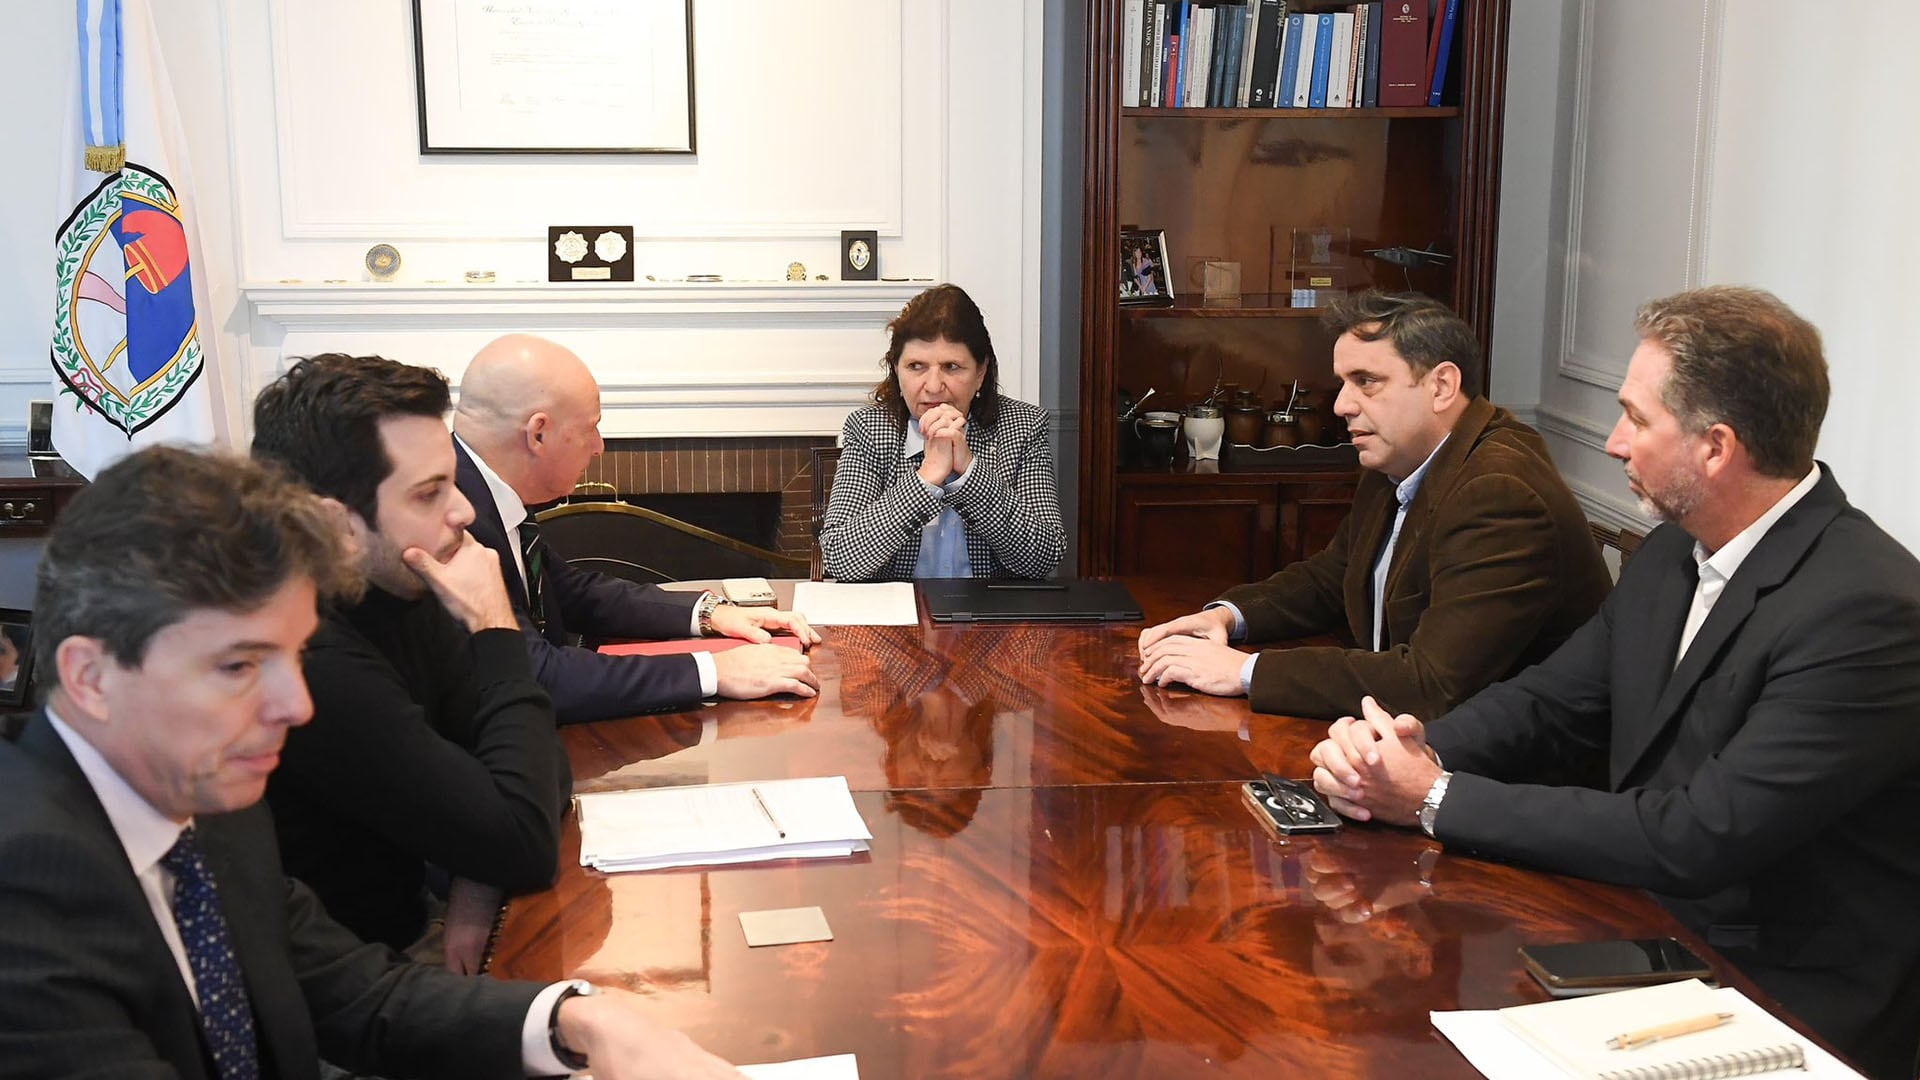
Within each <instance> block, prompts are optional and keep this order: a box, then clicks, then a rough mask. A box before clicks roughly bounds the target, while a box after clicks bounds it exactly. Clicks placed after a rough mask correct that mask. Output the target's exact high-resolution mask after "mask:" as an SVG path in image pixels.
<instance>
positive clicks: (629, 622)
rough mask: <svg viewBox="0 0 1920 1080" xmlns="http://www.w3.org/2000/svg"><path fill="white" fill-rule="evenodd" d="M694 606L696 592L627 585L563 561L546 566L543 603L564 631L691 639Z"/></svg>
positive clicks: (599, 635) (596, 634) (619, 636)
mask: <svg viewBox="0 0 1920 1080" xmlns="http://www.w3.org/2000/svg"><path fill="white" fill-rule="evenodd" d="M699 601H700V594H699V593H697V592H684V591H673V590H668V589H663V588H661V587H660V586H658V585H645V584H641V583H639V582H635V581H626V580H623V579H621V578H617V577H613V576H611V575H608V574H601V573H596V572H594V571H592V570H582V569H581V568H579V567H577V566H574V565H572V564H571V563H568V562H567V561H566V560H564V559H555V560H553V562H552V565H550V566H548V567H547V602H548V603H558V604H559V605H560V614H561V617H562V618H563V619H565V620H566V624H567V629H568V630H571V631H573V632H574V633H576V634H583V635H585V636H587V637H590V638H593V637H598V638H652V639H670V638H684V637H691V636H693V634H694V633H695V631H694V629H693V608H694V605H695V604H697V603H699Z"/></svg>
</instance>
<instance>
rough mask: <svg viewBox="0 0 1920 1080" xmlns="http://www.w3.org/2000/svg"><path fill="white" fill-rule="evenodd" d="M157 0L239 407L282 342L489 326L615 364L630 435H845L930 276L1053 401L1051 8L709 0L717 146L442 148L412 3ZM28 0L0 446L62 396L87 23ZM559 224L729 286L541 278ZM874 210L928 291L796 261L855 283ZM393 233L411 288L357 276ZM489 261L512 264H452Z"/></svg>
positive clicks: (437, 353) (18, 74)
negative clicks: (59, 354)
mask: <svg viewBox="0 0 1920 1080" xmlns="http://www.w3.org/2000/svg"><path fill="white" fill-rule="evenodd" d="M150 2H151V3H152V6H153V7H154V9H155V13H156V19H157V21H159V22H160V23H161V24H162V25H163V26H164V27H165V29H164V31H163V37H162V42H161V44H162V48H163V51H164V53H165V55H166V59H167V63H168V65H169V68H170V70H171V73H172V76H173V80H174V84H175V87H174V88H175V93H176V96H177V97H178V98H179V100H180V108H181V114H182V121H183V125H184V127H185V128H186V132H187V136H188V141H189V143H190V146H191V155H192V158H193V161H192V166H193V172H194V174H195V178H196V184H195V191H194V192H193V197H195V198H196V199H197V200H198V204H199V206H200V218H201V222H202V226H203V230H204V231H205V233H206V234H207V235H206V237H205V240H206V244H205V247H206V250H205V251H204V252H203V258H202V262H203V263H204V264H205V267H206V270H205V271H204V272H205V274H206V276H207V278H208V279H209V280H210V281H211V282H212V284H213V289H212V291H213V300H214V307H215V309H216V310H215V312H214V317H213V320H212V321H213V322H214V323H215V327H214V328H213V329H214V332H213V333H212V334H209V335H208V336H209V337H210V338H211V343H212V344H213V345H214V346H215V348H216V350H217V352H218V354H219V358H220V362H221V364H222V366H223V372H224V375H225V378H226V379H227V380H228V381H229V382H230V383H231V384H232V385H231V389H230V393H229V395H228V397H229V402H228V405H229V412H230V419H231V420H233V421H234V422H235V423H236V425H238V423H239V421H241V420H242V419H243V418H244V415H245V410H246V403H247V402H248V401H250V400H251V397H252V394H253V392H254V391H255V390H257V388H258V386H259V385H261V384H262V383H263V382H265V381H266V380H269V379H271V378H272V377H273V376H274V375H275V374H276V373H277V372H278V371H279V370H281V369H282V368H283V366H284V364H285V362H286V360H287V358H288V357H291V356H298V355H301V354H304V353H307V352H312V351H318V350H322V349H330V348H352V349H361V350H370V351H371V350H377V351H382V352H385V353H387V354H388V355H391V356H395V357H397V358H400V359H405V360H410V361H416V362H421V363H430V364H434V365H436V366H440V367H442V368H443V370H447V371H448V372H449V374H452V375H454V376H455V377H456V378H457V376H458V373H459V370H460V367H461V366H462V364H463V362H464V359H465V357H466V356H467V355H470V353H471V350H472V348H473V347H474V346H475V345H477V344H478V343H479V342H481V341H484V340H485V339H486V338H487V337H488V336H490V335H492V334H494V333H498V332H501V331H504V330H509V329H533V330H537V331H540V332H544V333H548V334H550V335H551V336H554V337H556V338H560V339H562V340H564V341H568V342H569V343H572V344H575V345H576V346H577V347H578V348H580V350H581V351H582V353H583V355H585V356H586V358H587V359H588V362H589V363H590V364H592V365H594V366H595V368H596V371H597V373H598V374H599V375H600V376H601V378H602V381H603V383H604V384H605V385H606V387H607V389H608V394H609V406H610V408H609V410H608V420H607V424H606V427H605V430H606V432H607V434H609V435H611V436H621V435H687V434H734V433H745V432H753V431H762V430H764V431H767V432H769V433H773V432H780V433H799V432H812V433H830V432H834V431H837V430H838V426H839V418H840V417H841V416H843V415H844V414H845V412H846V411H847V410H848V409H850V408H852V407H853V406H854V405H855V404H857V402H858V400H859V398H860V396H861V393H862V391H863V390H864V389H865V388H866V387H867V386H870V385H871V383H872V381H873V380H874V378H876V377H877V375H878V369H877V363H878V359H879V355H880V353H881V351H882V350H883V348H884V344H885V342H884V335H883V334H882V332H881V327H882V326H883V325H884V324H885V322H886V320H887V318H888V317H890V316H891V314H892V313H893V312H895V311H897V310H898V308H899V306H900V304H901V303H903V302H904V301H905V300H906V299H907V298H908V297H910V296H911V295H912V294H913V293H914V292H916V291H918V290H919V289H920V288H924V287H925V286H926V284H928V283H930V282H931V281H939V280H953V281H956V282H959V283H960V284H962V285H964V286H965V287H966V288H967V289H968V291H969V292H971V293H972V294H973V296H974V297H975V299H976V300H978V301H979V302H980V305H981V308H982V309H983V310H984V311H985V313H986V315H987V318H988V320H989V323H990V325H991V326H992V328H993V330H994V335H995V337H996V339H997V341H998V344H999V350H1000V352H1001V354H1002V361H1003V372H1002V379H1003V385H1004V387H1005V388H1006V389H1008V390H1009V391H1010V392H1013V393H1015V394H1017V395H1019V396H1022V397H1025V398H1028V399H1032V398H1034V397H1036V396H1038V389H1039V373H1038V365H1037V363H1036V354H1037V352H1038V348H1039V317H1040V313H1039V303H1038V294H1039V289H1040V288H1041V282H1040V281H1039V275H1038V270H1037V267H1038V266H1039V259H1038V252H1039V238H1040V221H1039V218H1040V209H1039V207H1040V116H1041V112H1040V109H1041V94H1040V93H1039V89H1038V88H1039V85H1040V78H1041V50H1040V25H1041V13H1040V9H1039V7H1038V6H1033V7H1031V8H1029V7H1028V6H1026V5H1023V4H1021V3H1020V2H1019V0H966V2H964V3H963V2H955V0H940V2H932V0H809V2H808V3H805V4H790V3H782V2H780V0H701V2H699V3H696V5H695V15H694V23H695V35H694V40H695V46H696V57H695V77H696V81H697V89H696V99H697V104H698V109H699V115H698V132H699V149H700V153H699V154H698V155H697V156H696V157H685V156H673V157H660V156H649V157H633V156H608V157H600V156H592V157H576V156H557V155H556V156H544V157H543V156H518V155H515V156H479V155H475V156H457V157H443V156H434V157H423V156H422V155H420V154H419V153H418V150H417V133H416V116H415V92H414V74H413V56H412V40H413V39H412V31H411V16H410V8H409V5H406V4H404V3H393V2H391V0H336V2H330V3H326V4H313V3H307V2H305V0H150ZM21 7H22V8H24V10H9V12H8V14H7V22H8V32H7V34H6V35H4V44H0V72H5V74H4V75H0V78H3V79H5V81H6V85H7V88H8V89H9V90H10V91H11V93H10V94H9V95H8V96H9V98H10V100H13V101H14V102H15V103H16V106H15V107H14V108H13V109H11V110H9V114H8V117H9V118H8V119H7V120H6V121H5V123H6V125H7V128H6V130H5V133H4V140H5V145H6V146H7V147H8V149H9V158H10V160H12V161H14V162H21V163H26V165H25V167H16V168H14V169H10V170H8V172H7V173H6V174H5V175H4V176H0V242H4V245H5V246H4V249H0V252H3V253H0V286H10V287H6V288H0V444H4V443H9V442H11V443H19V442H23V441H24V434H23V431H22V422H23V420H22V418H23V416H24V409H25V404H24V403H25V401H26V399H27V398H29V397H33V396H46V390H45V389H44V388H45V387H46V386H47V379H46V377H45V375H44V374H43V372H44V370H45V366H46V361H45V348H46V346H45V342H46V335H47V322H48V320H47V318H46V313H47V312H48V311H49V310H50V308H51V306H52V283H51V280H50V276H49V275H48V273H47V272H46V271H47V264H48V262H49V259H48V258H47V257H46V253H47V251H48V247H49V241H50V239H51V233H52V230H53V227H54V226H55V225H56V224H57V223H58V221H59V220H60V219H61V217H63V216H64V214H65V211H66V209H67V208H66V207H63V206H62V205H61V203H62V201H63V200H62V194H61V193H60V192H57V191H55V190H54V187H55V186H56V185H55V183H54V173H55V171H56V170H55V165H54V157H55V154H56V153H57V149H58V146H59V130H60V129H59V124H60V122H61V119H62V114H61V109H60V106H59V95H58V94H57V93H55V92H52V91H50V89H49V88H56V87H61V86H65V85H67V79H68V77H69V72H70V70H71V66H72V62H73V59H72V52H73V44H72V29H71V13H70V10H69V9H67V8H66V6H64V5H61V4H52V3H48V4H34V5H22V6H21ZM29 103H44V104H45V107H44V108H33V107H27V106H28V104H29ZM36 163H43V164H36ZM562 223H578V224H606V223H618V224H628V223H630V224H632V225H634V226H635V228H636V252H637V263H638V268H639V273H640V274H641V275H643V276H644V275H646V274H654V275H656V276H657V277H659V278H662V279H665V278H674V277H683V276H684V275H686V274H688V273H719V274H723V275H725V276H726V277H727V278H728V282H727V283H725V284H721V285H695V286H685V285H682V286H666V285H659V286H654V287H649V286H647V285H645V284H639V285H635V286H619V285H595V286H566V287H561V286H549V285H546V284H545V283H544V282H541V281H540V279H542V278H544V274H545V255H544V248H545V235H546V227H547V226H548V225H549V224H562ZM853 228H872V229H877V230H879V232H880V234H881V242H880V252H881V254H880V271H881V273H882V274H883V275H885V276H886V277H889V278H895V277H898V278H915V279H925V280H919V281H911V282H908V281H902V282H886V283H876V284H863V285H841V284H840V283H839V282H837V281H833V282H828V283H810V284H807V285H791V286H789V285H787V284H785V283H784V282H782V281H781V280H780V279H781V278H783V276H784V273H785V269H786V266H787V264H788V263H789V262H791V261H796V260H797V261H800V262H803V263H805V264H806V266H807V268H808V271H809V272H810V273H813V274H817V273H823V272H824V273H826V274H828V275H829V276H830V277H834V278H837V277H838V246H839V245H838V241H839V232H840V230H842V229H853ZM377 242H388V243H392V244H394V245H396V246H397V247H398V248H399V249H400V251H401V254H402V257H403V260H404V265H403V268H402V271H401V275H400V280H399V281H398V282H396V283H395V284H394V285H385V286H382V285H376V284H372V283H368V282H367V281H366V274H365V272H364V270H362V268H361V258H362V255H363V253H364V252H365V250H366V249H367V247H368V246H369V245H371V244H374V243H377ZM468 269H490V270H493V271H494V272H495V273H496V275H497V277H498V279H499V283H498V284H497V285H495V286H493V287H492V288H491V289H487V288H478V287H469V286H465V285H463V284H459V282H460V279H461V275H462V272H463V271H465V270H468ZM749 279H754V280H755V281H756V282H758V281H764V282H765V283H764V284H761V283H748V281H749ZM535 282H538V284H532V283H535ZM702 402H712V403H714V404H715V405H717V406H719V407H713V408H704V407H699V406H700V404H701V403H702Z"/></svg>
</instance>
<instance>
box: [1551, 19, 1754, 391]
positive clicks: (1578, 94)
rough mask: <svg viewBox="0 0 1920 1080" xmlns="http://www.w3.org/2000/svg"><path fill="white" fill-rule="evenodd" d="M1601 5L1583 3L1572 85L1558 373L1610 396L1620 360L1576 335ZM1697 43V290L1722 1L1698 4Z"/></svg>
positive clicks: (1693, 201)
mask: <svg viewBox="0 0 1920 1080" xmlns="http://www.w3.org/2000/svg"><path fill="white" fill-rule="evenodd" d="M1599 8H1600V3H1599V0H1580V43H1579V48H1578V59H1577V61H1576V69H1577V72H1576V76H1575V80H1574V115H1573V132H1572V138H1571V140H1570V141H1571V143H1572V151H1573V153H1572V158H1573V161H1572V167H1571V169H1570V170H1569V175H1570V177H1571V183H1570V190H1569V191H1568V196H1567V246H1566V265H1565V267H1564V270H1563V273H1564V287H1563V288H1562V289H1561V310H1560V360H1559V364H1558V368H1559V372H1560V374H1561V375H1562V376H1564V377H1566V378H1568V379H1572V380H1574V381H1575V382H1582V383H1586V384H1588V385H1590V386H1597V387H1600V388H1601V389H1603V390H1614V389H1617V388H1618V387H1619V386H1620V382H1621V380H1623V379H1625V378H1626V373H1627V362H1626V358H1624V357H1596V356H1591V355H1586V354H1583V353H1582V352H1581V350H1580V349H1579V347H1578V345H1577V344H1576V341H1577V331H1578V329H1579V327H1578V325H1577V324H1578V322H1579V301H1580V279H1581V269H1582V267H1583V263H1584V260H1583V259H1582V257H1581V250H1582V249H1581V243H1580V236H1581V222H1582V220H1583V214H1584V209H1585V199H1586V191H1585V189H1586V178H1587V140H1588V130H1589V120H1590V108H1591V106H1590V103H1591V101H1592V96H1593V94H1592V91H1593V53H1594V38H1595V30H1594V23H1595V20H1596V19H1597V18H1599V17H1600V16H1599ZM1699 11H1700V44H1699V50H1698V54H1697V56H1698V59H1697V66H1696V69H1695V77H1694V102H1693V106H1694V109H1693V111H1694V132H1693V156H1692V162H1691V164H1692V177H1691V182H1690V183H1689V185H1688V191H1687V228H1686V254H1685V265H1684V271H1683V281H1684V283H1685V284H1684V287H1685V288H1688V289H1692V288H1697V287H1699V285H1700V284H1701V279H1702V273H1703V268H1704V267H1705V265H1706V250H1707V229H1708V224H1707V223H1708V217H1709V214H1708V212H1707V211H1708V206H1709V204H1710V202H1711V199H1712V186H1713V180H1712V177H1713V147H1714V143H1715V135H1716V126H1717V124H1718V116H1719V108H1718V103H1719V93H1720V59H1719V58H1720V42H1721V37H1722V34H1723V31H1724V28H1725V23H1726V14H1725V0H1699Z"/></svg>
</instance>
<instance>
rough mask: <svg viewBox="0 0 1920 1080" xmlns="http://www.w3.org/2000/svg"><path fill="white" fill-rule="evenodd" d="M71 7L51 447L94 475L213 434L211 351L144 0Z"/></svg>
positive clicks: (84, 0)
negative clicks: (71, 88)
mask: <svg viewBox="0 0 1920 1080" xmlns="http://www.w3.org/2000/svg"><path fill="white" fill-rule="evenodd" d="M75 2H76V11H77V15H78V38H79V54H80V55H79V59H80V64H79V80H78V83H79V85H78V93H77V95H76V101H75V105H76V107H77V112H78V117H79V119H78V121H77V122H75V123H73V124H70V125H69V134H70V138H71V141H72V143H73V148H72V150H71V151H70V152H69V153H68V155H67V160H66V162H65V166H66V169H67V175H68V176H69V178H70V183H69V190H70V191H73V192H74V193H75V195H76V204H75V206H74V208H73V212H72V213H71V214H69V215H68V216H67V219H66V220H65V221H64V222H63V223H62V224H61V226H60V228H59V230H58V232H57V233H56V235H55V240H54V294H55V311H54V324H53V336H52V345H51V359H52V364H53V377H54V380H55V393H56V397H57V401H56V405H55V408H54V424H53V441H54V447H55V449H57V450H59V451H60V454H61V456H62V457H64V458H66V459H67V461H68V463H70V464H71V465H73V467H74V468H76V469H78V470H79V471H80V472H81V473H83V474H85V475H87V476H93V475H94V474H95V473H97V472H98V471H99V470H100V469H103V468H105V467H106V466H107V465H110V464H112V463H113V461H115V460H116V459H118V458H120V457H121V456H123V455H125V454H127V453H128V452H130V451H132V450H134V449H136V448H137V447H139V446H142V445H147V444H149V443H155V442H183V443H207V442H211V441H213V440H214V424H213V407H212V401H211V395H210V393H209V383H210V382H211V381H212V380H211V378H210V377H203V376H210V373H209V372H208V370H207V369H208V368H209V367H210V366H211V364H212V357H211V356H210V355H209V354H208V352H207V350H206V346H205V344H204V343H203V339H202V337H201V327H202V325H203V324H202V321H201V318H200V315H201V313H202V312H204V311H205V310H206V308H207V305H206V301H205V297H206V290H205V283H204V282H202V281H197V280H196V279H195V273H194V270H195V266H196V264H197V263H198V260H197V259H196V257H195V256H196V254H197V251H198V246H199V236H198V230H197V228H196V225H195V222H194V218H193V215H192V209H191V206H190V204H189V203H188V192H187V191H185V190H184V188H185V184H184V182H183V183H181V184H180V185H178V186H176V183H175V181H176V180H178V179H180V178H181V177H183V176H184V175H185V168H186V160H185V144H184V142H183V141H182V140H181V138H180V136H179V131H178V128H177V125H175V124H174V122H173V115H172V113H173V108H172V95H171V93H170V92H169V89H168V87H167V85H166V83H165V80H164V78H163V77H162V68H161V63H160V56H159V52H158V47H157V43H156V41H155V39H154V36H153V32H152V26H151V23H150V22H149V18H148V13H147V10H146V6H145V0H75ZM83 136H84V139H85V152H84V155H82V154H81V153H80V151H79V145H78V144H79V140H80V138H81V137H83ZM83 162H84V164H85V169H84V170H82V169H81V168H80V166H81V164H82V163H83Z"/></svg>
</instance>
